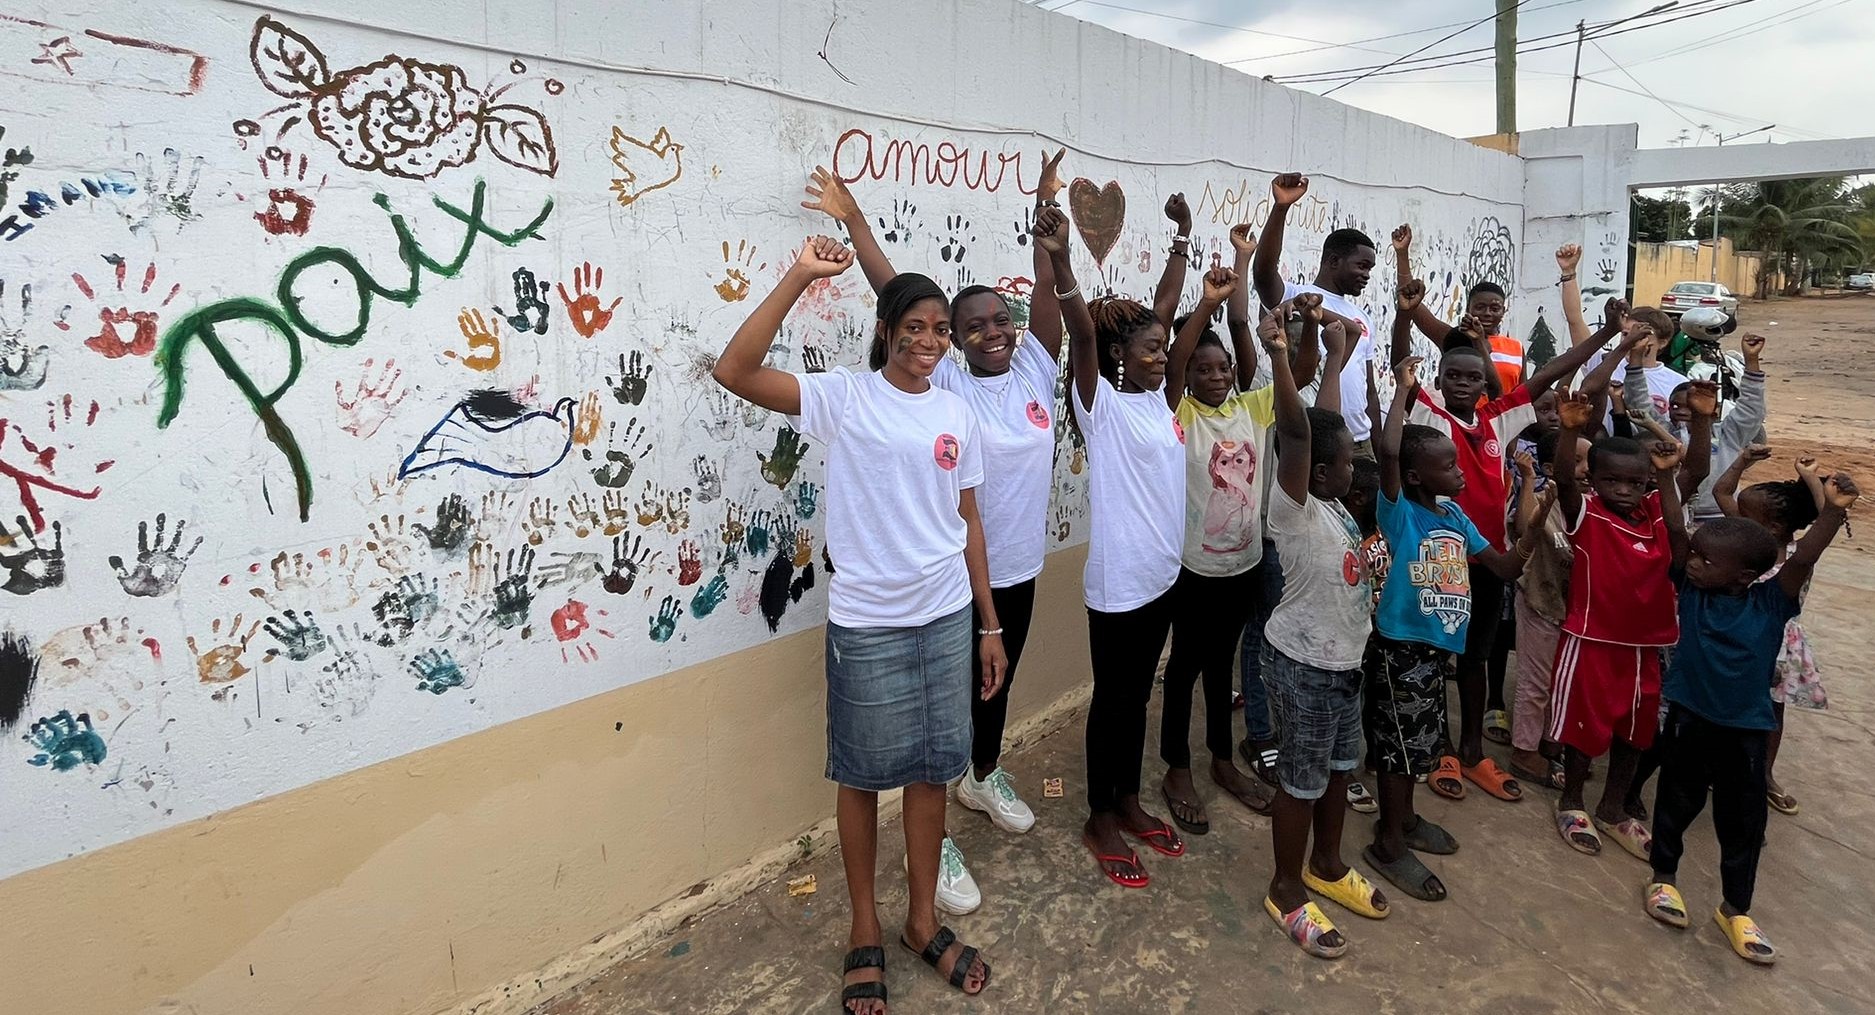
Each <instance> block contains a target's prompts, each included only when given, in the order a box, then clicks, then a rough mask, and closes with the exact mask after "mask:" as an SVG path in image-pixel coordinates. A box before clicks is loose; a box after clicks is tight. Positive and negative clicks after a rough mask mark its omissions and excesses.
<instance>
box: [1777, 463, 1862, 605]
mask: <svg viewBox="0 0 1875 1015" xmlns="http://www.w3.org/2000/svg"><path fill="white" fill-rule="evenodd" d="M1859 493H1860V491H1859V490H1857V489H1856V485H1855V480H1853V479H1851V478H1849V474H1848V473H1846V472H1838V473H1836V474H1835V475H1834V476H1831V477H1829V479H1828V480H1826V481H1825V482H1824V483H1823V500H1824V503H1823V512H1822V513H1821V514H1819V515H1817V516H1816V521H1815V522H1812V523H1811V525H1810V528H1809V531H1807V532H1805V533H1804V534H1803V538H1802V539H1799V540H1797V548H1796V549H1795V550H1793V551H1791V554H1790V556H1789V557H1788V558H1787V559H1785V561H1784V567H1783V569H1782V570H1780V571H1778V572H1777V580H1778V582H1780V583H1781V584H1782V585H1783V586H1784V594H1785V595H1787V596H1789V597H1791V598H1792V599H1795V598H1797V597H1798V596H1800V595H1802V594H1803V586H1804V584H1805V583H1806V582H1808V581H1809V580H1810V573H1811V572H1812V571H1815V570H1816V562H1817V561H1818V560H1820V559H1821V558H1822V556H1823V551H1824V550H1826V549H1828V548H1829V544H1830V541H1831V540H1833V539H1835V538H1836V530H1837V529H1840V528H1842V527H1843V526H1844V525H1845V524H1847V522H1848V520H1849V509H1850V508H1852V507H1854V506H1855V501H1856V496H1857V495H1858V494H1859Z"/></svg>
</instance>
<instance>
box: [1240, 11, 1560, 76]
mask: <svg viewBox="0 0 1875 1015" xmlns="http://www.w3.org/2000/svg"><path fill="white" fill-rule="evenodd" d="M1583 2H1585V0H1558V2H1557V3H1551V4H1544V5H1543V6H1541V7H1532V8H1530V9H1529V10H1527V11H1525V12H1524V13H1526V14H1535V13H1536V12H1538V11H1547V10H1550V9H1552V8H1555V7H1568V6H1570V5H1571V4H1579V3H1583ZM1462 24H1465V22H1463V21H1448V22H1446V23H1445V24H1443V25H1430V26H1428V27H1426V28H1415V29H1413V30H1412V31H1410V32H1394V33H1393V34H1391V35H1376V36H1372V37H1371V38H1366V39H1355V40H1354V41H1352V42H1335V43H1326V44H1323V45H1320V46H1316V47H1314V48H1312V49H1289V50H1284V51H1283V52H1281V53H1267V54H1264V55H1263V56H1245V57H1239V58H1238V59H1235V60H1225V61H1223V63H1224V66H1226V67H1234V66H1236V65H1238V64H1240V63H1250V62H1252V61H1256V60H1279V59H1281V58H1283V57H1285V56H1300V55H1302V54H1304V53H1321V52H1324V51H1326V50H1330V49H1358V48H1359V47H1360V46H1361V44H1362V43H1367V42H1386V41H1387V40H1389V39H1406V38H1411V37H1412V36H1415V35H1425V34H1426V33H1428V32H1437V31H1440V30H1443V29H1446V28H1455V27H1457V26H1459V25H1462Z"/></svg>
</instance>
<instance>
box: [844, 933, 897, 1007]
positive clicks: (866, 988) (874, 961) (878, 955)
mask: <svg viewBox="0 0 1875 1015" xmlns="http://www.w3.org/2000/svg"><path fill="white" fill-rule="evenodd" d="M844 965H845V968H844V969H842V970H841V971H840V976H841V977H842V978H844V977H845V976H846V975H847V974H848V973H851V972H852V971H853V970H855V969H877V970H878V971H879V979H877V980H869V981H867V982H865V983H849V984H847V985H845V986H844V987H841V988H840V1013H841V1015H853V1009H851V1008H849V1007H847V1005H848V1003H850V1002H853V1001H878V1002H880V1003H881V1004H890V1002H889V1001H887V1000H886V996H885V949H884V948H881V947H879V946H878V945H866V946H864V947H860V948H855V949H853V950H852V951H850V952H847V953H846V962H845V963H844Z"/></svg>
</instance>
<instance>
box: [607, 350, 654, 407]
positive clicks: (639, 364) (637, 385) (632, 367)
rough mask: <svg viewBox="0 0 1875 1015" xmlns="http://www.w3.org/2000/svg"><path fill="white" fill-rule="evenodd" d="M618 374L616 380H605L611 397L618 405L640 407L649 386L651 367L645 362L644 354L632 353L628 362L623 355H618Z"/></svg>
mask: <svg viewBox="0 0 1875 1015" xmlns="http://www.w3.org/2000/svg"><path fill="white" fill-rule="evenodd" d="M618 373H619V375H618V377H617V379H614V378H611V377H607V378H606V379H605V382H606V384H608V385H610V386H611V388H612V397H613V398H616V399H618V402H619V404H620V405H642V404H643V403H644V400H645V392H646V391H647V390H648V389H649V388H650V384H651V365H650V364H648V363H646V362H645V357H644V353H641V352H634V353H632V354H631V358H630V359H629V360H627V359H626V356H625V354H624V353H619V354H618Z"/></svg>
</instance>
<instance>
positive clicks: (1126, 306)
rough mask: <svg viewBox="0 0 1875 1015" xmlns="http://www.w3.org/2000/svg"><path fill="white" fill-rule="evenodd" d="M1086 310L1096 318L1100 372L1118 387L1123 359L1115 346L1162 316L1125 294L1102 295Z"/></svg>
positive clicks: (1137, 333) (1127, 342)
mask: <svg viewBox="0 0 1875 1015" xmlns="http://www.w3.org/2000/svg"><path fill="white" fill-rule="evenodd" d="M1087 314H1088V316H1089V317H1092V318H1093V319H1094V349H1095V351H1096V352H1098V353H1099V355H1100V376H1102V377H1105V378H1106V379H1107V381H1108V382H1109V383H1111V384H1112V385H1113V386H1114V387H1116V388H1117V387H1119V386H1120V361H1119V360H1116V359H1114V358H1113V351H1112V350H1113V346H1115V345H1120V346H1125V345H1128V344H1130V343H1131V342H1132V340H1133V339H1134V338H1135V337H1136V336H1138V335H1139V334H1140V333H1141V332H1143V331H1145V330H1146V329H1148V328H1150V327H1152V326H1153V325H1155V324H1158V323H1159V318H1158V316H1157V315H1155V314H1154V313H1153V312H1152V308H1151V307H1149V306H1146V305H1145V304H1144V303H1141V302H1139V301H1138V300H1129V299H1127V298H1126V297H1124V296H1102V297H1099V298H1098V299H1095V300H1094V301H1093V302H1091V303H1089V304H1088V305H1087ZM1219 344H1220V345H1222V344H1223V343H1221V342H1220V343H1219Z"/></svg>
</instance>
